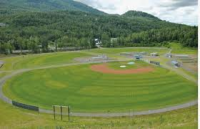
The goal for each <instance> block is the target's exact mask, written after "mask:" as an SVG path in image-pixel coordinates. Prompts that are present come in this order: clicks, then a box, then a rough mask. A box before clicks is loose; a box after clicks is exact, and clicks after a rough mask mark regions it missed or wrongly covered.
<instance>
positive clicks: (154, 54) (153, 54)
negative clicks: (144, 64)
mask: <svg viewBox="0 0 200 129" xmlns="http://www.w3.org/2000/svg"><path fill="white" fill-rule="evenodd" d="M150 55H151V56H159V55H158V53H157V52H154V53H151V54H150Z"/></svg>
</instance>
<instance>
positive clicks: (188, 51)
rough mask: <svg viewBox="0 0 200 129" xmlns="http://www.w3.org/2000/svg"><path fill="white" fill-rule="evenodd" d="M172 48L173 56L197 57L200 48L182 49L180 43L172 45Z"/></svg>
mask: <svg viewBox="0 0 200 129" xmlns="http://www.w3.org/2000/svg"><path fill="white" fill-rule="evenodd" d="M170 48H172V49H173V50H172V53H173V54H190V55H197V54H198V48H186V47H182V46H181V44H180V43H174V42H173V43H170Z"/></svg>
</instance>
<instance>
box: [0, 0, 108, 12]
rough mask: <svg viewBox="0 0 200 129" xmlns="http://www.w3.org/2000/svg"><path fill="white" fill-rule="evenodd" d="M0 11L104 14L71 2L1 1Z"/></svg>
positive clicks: (63, 0) (50, 0) (59, 0)
mask: <svg viewBox="0 0 200 129" xmlns="http://www.w3.org/2000/svg"><path fill="white" fill-rule="evenodd" d="M0 9H1V10H2V9H4V10H15V11H16V10H17V11H61V10H68V11H82V12H87V13H93V14H105V13H104V12H101V11H99V10H97V9H94V8H92V7H90V6H88V5H85V4H83V3H80V2H77V1H73V0H1V1H0Z"/></svg>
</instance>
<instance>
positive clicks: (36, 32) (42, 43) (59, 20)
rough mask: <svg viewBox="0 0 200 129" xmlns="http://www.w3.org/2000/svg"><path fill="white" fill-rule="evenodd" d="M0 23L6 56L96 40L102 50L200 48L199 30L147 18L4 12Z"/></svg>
mask: <svg viewBox="0 0 200 129" xmlns="http://www.w3.org/2000/svg"><path fill="white" fill-rule="evenodd" d="M134 13H135V12H134ZM0 14H1V13H0ZM134 15H135V14H134ZM0 21H1V22H2V23H4V24H5V25H6V26H0V53H4V54H9V53H12V52H13V50H20V51H22V50H31V51H32V52H33V53H39V52H49V51H57V50H63V49H65V48H74V49H90V48H95V47H96V46H95V39H98V40H99V41H101V43H102V47H131V46H159V45H162V44H166V43H167V42H169V41H177V42H180V43H181V44H182V45H183V46H184V47H197V46H198V43H197V39H198V37H197V29H198V28H197V27H191V26H186V25H180V24H173V23H169V22H166V21H161V20H159V19H156V18H149V16H148V17H145V15H144V16H143V15H142V17H138V16H137V17H135V18H129V17H126V16H119V15H94V14H88V13H83V12H70V11H58V12H19V13H11V12H10V13H9V12H5V11H4V13H3V15H0ZM112 38H115V39H116V40H113V41H112V40H111V39H112Z"/></svg>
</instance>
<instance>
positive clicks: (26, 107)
mask: <svg viewBox="0 0 200 129" xmlns="http://www.w3.org/2000/svg"><path fill="white" fill-rule="evenodd" d="M12 105H14V106H16V107H20V108H24V109H28V110H32V111H38V112H39V107H36V106H32V105H27V104H23V103H19V102H16V101H12Z"/></svg>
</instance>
